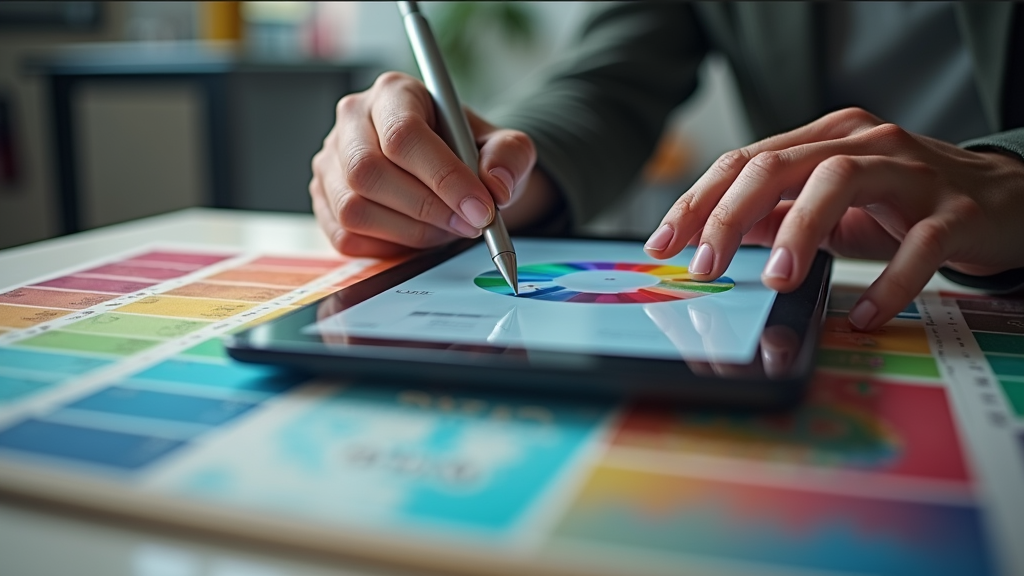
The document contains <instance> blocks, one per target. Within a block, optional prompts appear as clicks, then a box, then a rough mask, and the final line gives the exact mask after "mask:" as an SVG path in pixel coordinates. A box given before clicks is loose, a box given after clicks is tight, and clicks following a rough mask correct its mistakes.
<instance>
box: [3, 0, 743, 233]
mask: <svg viewBox="0 0 1024 576" xmlns="http://www.w3.org/2000/svg"><path fill="white" fill-rule="evenodd" d="M592 9H593V6H592V5H591V4H590V3H585V2H496V3H485V2H429V3H425V4H424V5H423V10H424V11H425V12H426V14H427V17H428V18H429V19H430V20H431V23H432V26H433V27H434V29H435V33H436V34H437V35H438V37H439V40H440V42H441V43H442V49H443V50H444V52H445V55H446V58H447V59H448V62H449V66H450V67H451V68H452V71H453V75H454V76H455V81H456V84H457V85H458V88H459V90H460V94H461V95H462V97H463V100H464V101H465V102H466V103H467V104H468V105H470V106H472V107H474V108H475V109H477V110H479V111H481V112H483V113H484V114H485V115H486V112H487V110H488V109H490V108H492V107H494V106H495V105H497V104H499V103H500V102H501V101H502V98H503V95H504V94H505V93H506V92H508V91H509V89H510V88H512V87H514V86H516V85H517V84H518V83H519V82H521V81H523V79H524V78H526V77H528V76H529V75H531V74H537V73H542V71H543V69H544V67H545V65H546V64H547V63H549V62H550V61H551V60H552V59H553V58H555V57H556V55H558V54H559V53H560V52H561V51H562V49H563V48H565V47H567V46H569V45H570V44H571V43H572V42H573V41H574V39H575V37H576V34H577V33H578V30H579V27H580V25H581V24H582V22H583V21H584V20H585V19H586V17H587V15H588V13H589V12H590V11H591V10H592ZM388 69H393V70H402V71H405V72H409V73H412V74H415V73H416V72H415V64H414V62H413V59H412V54H411V52H410V50H409V47H408V42H407V41H406V38H405V35H404V32H403V28H402V23H401V19H400V17H399V14H398V10H397V8H396V7H395V6H394V4H393V3H390V2H382V3H376V2H38V1H37V2H11V1H5V2H0V248H5V247H10V246H16V245H20V244H24V243H28V242H34V241H37V240H42V239H45V238H50V237H53V236H58V235H61V234H65V233H70V232H76V231H82V230H88V229H91V228H95V227H99V226H104V225H108V224H113V223H117V222H123V221H127V220H132V219H135V218H140V217H143V216H150V215H154V214H160V213H163V212H168V211H172V210H178V209H181V208H186V207H192V206H215V207H226V208H242V209H253V210H281V211H290V212H309V211H310V207H309V200H308V193H307V190H306V186H307V183H308V181H309V176H310V168H309V162H310V159H311V158H312V155H313V154H314V153H315V152H316V151H317V150H318V149H319V148H320V143H321V141H322V139H323V137H324V136H325V135H326V134H327V132H328V131H329V130H330V128H331V125H332V123H333V118H334V104H335V103H336V102H337V100H338V99H339V98H341V97H342V96H344V95H345V94H346V93H349V92H353V91H359V90H363V89H365V88H366V87H367V86H369V84H370V83H372V81H373V79H374V78H375V77H376V75H377V74H379V73H380V72H381V71H383V70H388ZM701 75H702V81H701V86H700V88H699V91H698V94H697V95H696V97H695V98H692V99H691V100H690V101H689V102H688V103H687V104H685V105H684V106H682V107H680V109H679V110H677V111H676V112H675V113H674V114H673V118H672V121H671V123H670V124H669V126H668V128H667V130H666V132H665V134H664V136H663V140H662V143H661V145H660V146H659V148H658V151H657V152H656V153H655V154H654V156H653V157H652V159H651V160H650V162H649V163H648V165H647V167H646V168H645V170H644V171H643V173H642V174H641V175H640V176H639V177H638V179H637V181H636V182H635V184H634V185H633V189H632V190H631V191H630V194H628V195H627V196H626V197H625V199H624V200H623V203H622V205H620V206H616V207H613V208H612V209H610V210H608V211H606V213H605V214H602V215H601V216H599V217H598V218H597V219H596V220H595V221H594V222H590V223H588V227H589V231H590V232H592V233H596V234H616V235H622V234H625V235H637V236H645V235H646V234H649V233H650V231H651V230H652V229H653V228H654V226H655V225H656V224H657V223H658V221H659V220H660V218H661V216H662V215H663V213H664V211H665V210H666V209H667V208H668V206H670V205H671V203H672V202H673V201H674V200H675V198H676V197H677V196H678V195H679V194H680V193H681V192H682V191H683V190H685V188H686V187H687V186H688V185H689V183H690V182H692V181H693V179H695V178H696V176H697V175H699V173H700V172H702V171H703V170H704V169H705V168H706V167H707V165H709V164H710V163H711V162H712V161H713V159H714V158H715V157H717V156H718V155H719V154H720V153H722V152H724V151H726V150H729V149H731V148H735V147H738V146H741V145H743V144H744V143H746V142H747V141H748V140H749V129H748V128H747V126H746V124H745V120H744V117H743V114H742V112H741V108H740V105H739V101H738V97H737V94H736V90H735V87H734V82H733V79H732V75H731V72H730V70H729V68H728V66H727V64H726V63H725V62H724V61H723V60H721V59H719V58H716V57H712V58H709V59H708V61H707V62H705V64H704V66H703V69H702V71H701Z"/></svg>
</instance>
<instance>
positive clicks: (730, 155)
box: [712, 148, 750, 176]
mask: <svg viewBox="0 0 1024 576" xmlns="http://www.w3.org/2000/svg"><path fill="white" fill-rule="evenodd" d="M749 159H750V154H749V153H748V152H746V150H745V149H743V148H740V149H738V150H730V151H728V152H726V153H725V154H722V155H721V156H719V157H718V160H715V163H714V164H713V165H712V170H714V171H715V172H716V173H717V174H718V175H719V176H726V175H729V174H732V173H733V172H734V171H736V170H738V169H739V168H741V167H743V165H744V164H746V163H747V161H748V160H749Z"/></svg>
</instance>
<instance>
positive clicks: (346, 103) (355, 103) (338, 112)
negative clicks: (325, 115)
mask: <svg viewBox="0 0 1024 576" xmlns="http://www.w3.org/2000/svg"><path fill="white" fill-rule="evenodd" d="M359 108H360V106H359V95H358V94H347V95H345V96H343V97H342V98H341V100H338V104H337V105H336V106H335V107H334V113H335V116H337V118H338V119H339V120H341V119H343V118H347V117H350V116H355V115H356V114H358V112H357V110H358V109H359Z"/></svg>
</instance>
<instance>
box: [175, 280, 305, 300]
mask: <svg viewBox="0 0 1024 576" xmlns="http://www.w3.org/2000/svg"><path fill="white" fill-rule="evenodd" d="M287 293H288V290H284V289H280V288H263V287H260V286H244V285H239V284H211V283H209V282H196V283H195V284H188V285H186V286H182V287H181V288H175V289H174V290H171V291H169V292H166V294H170V295H174V296H190V297H193V298H222V299H224V300H245V301H246V302H266V301H268V300H273V299H274V298H277V297H279V296H283V295H285V294H287Z"/></svg>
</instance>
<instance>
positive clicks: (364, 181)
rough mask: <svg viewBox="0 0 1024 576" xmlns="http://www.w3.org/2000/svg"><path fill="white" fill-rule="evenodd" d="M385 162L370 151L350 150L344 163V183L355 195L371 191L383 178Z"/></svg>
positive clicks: (363, 149)
mask: <svg viewBox="0 0 1024 576" xmlns="http://www.w3.org/2000/svg"><path fill="white" fill-rule="evenodd" d="M386 162H387V160H386V159H384V158H383V157H381V156H380V155H379V154H377V153H375V152H374V151H372V150H370V149H367V148H360V149H356V150H352V151H350V152H349V154H348V158H347V160H346V162H345V182H347V183H348V185H349V186H350V187H351V188H352V190H353V191H355V192H357V193H362V192H365V191H368V190H372V189H373V188H374V187H375V186H376V185H377V183H378V182H379V181H380V179H381V178H382V177H383V173H384V164H385V163H386Z"/></svg>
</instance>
